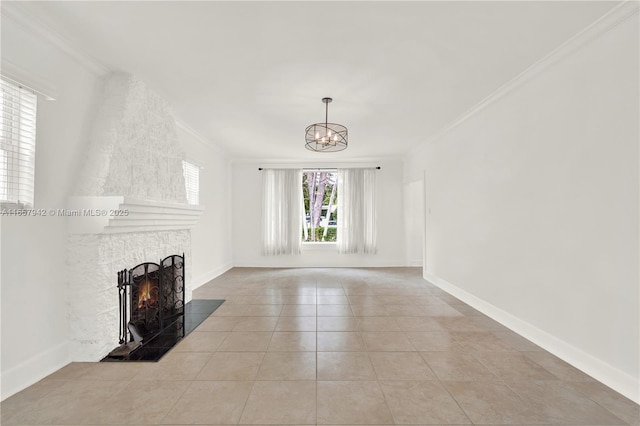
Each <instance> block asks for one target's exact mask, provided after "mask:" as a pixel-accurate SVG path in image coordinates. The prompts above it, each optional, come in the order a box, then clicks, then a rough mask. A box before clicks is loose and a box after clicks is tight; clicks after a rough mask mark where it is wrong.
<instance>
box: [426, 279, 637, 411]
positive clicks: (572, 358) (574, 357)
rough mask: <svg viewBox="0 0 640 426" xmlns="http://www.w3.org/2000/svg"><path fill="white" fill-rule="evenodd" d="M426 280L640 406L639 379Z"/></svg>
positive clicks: (442, 282)
mask: <svg viewBox="0 0 640 426" xmlns="http://www.w3.org/2000/svg"><path fill="white" fill-rule="evenodd" d="M423 277H424V279H425V280H427V281H429V282H430V283H432V284H433V285H435V286H437V287H439V288H440V289H442V290H444V291H446V292H447V293H449V294H450V295H452V296H454V297H456V298H458V299H460V300H461V301H463V302H464V303H466V304H468V305H470V306H472V307H473V308H475V309H477V310H478V311H480V312H482V313H483V314H485V315H487V316H488V317H491V318H492V319H494V320H495V321H497V322H499V323H500V324H502V325H504V326H505V327H507V328H509V329H511V330H513V331H514V332H516V333H518V334H520V335H521V336H523V337H524V338H526V339H528V340H530V341H532V342H533V343H535V344H536V345H538V346H540V347H541V348H543V349H545V350H546V351H549V352H550V353H552V354H554V355H555V356H557V357H558V358H560V359H562V360H564V361H565V362H567V363H569V364H571V365H572V366H574V367H576V368H577V369H579V370H581V371H583V372H585V373H586V374H588V375H589V376H591V377H593V378H594V379H596V380H598V381H599V382H602V383H603V384H605V385H607V386H608V387H610V388H611V389H613V390H615V391H616V392H618V393H620V394H622V395H624V396H626V397H627V398H629V399H631V400H632V401H634V402H636V403H640V381H639V380H638V379H637V378H634V377H633V376H631V375H630V374H627V373H625V372H624V371H621V370H619V369H617V368H615V367H614V366H612V365H610V364H607V363H606V362H604V361H602V360H600V359H598V358H596V357H594V356H592V355H590V354H588V353H586V352H584V351H582V350H581V349H578V348H576V347H574V346H572V345H570V344H568V343H566V342H565V341H563V340H561V339H559V338H557V337H555V336H553V335H551V334H549V333H547V332H546V331H544V330H541V329H539V328H537V327H535V326H533V325H531V324H529V323H528V322H526V321H523V320H521V319H520V318H517V317H516V316H514V315H512V314H510V313H508V312H506V311H503V310H502V309H500V308H498V307H496V306H494V305H492V304H490V303H488V302H486V301H484V300H482V299H480V298H479V297H477V296H474V295H473V294H471V293H468V292H467V291H465V290H463V289H461V288H459V287H457V286H455V285H454V284H451V283H450V282H448V281H446V280H444V279H442V278H440V277H437V276H435V275H433V274H431V273H429V272H428V271H424V274H423Z"/></svg>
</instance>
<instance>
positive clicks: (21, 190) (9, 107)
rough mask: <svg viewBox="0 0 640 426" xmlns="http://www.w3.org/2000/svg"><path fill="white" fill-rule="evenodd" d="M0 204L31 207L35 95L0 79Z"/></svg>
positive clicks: (34, 139)
mask: <svg viewBox="0 0 640 426" xmlns="http://www.w3.org/2000/svg"><path fill="white" fill-rule="evenodd" d="M0 89H1V90H0V116H1V121H0V204H4V205H12V204H15V205H17V206H18V207H26V208H29V207H33V186H34V168H35V148H36V108H37V96H36V95H35V94H34V93H33V92H32V91H30V90H27V89H24V88H22V87H20V86H18V85H16V84H13V83H10V82H7V81H5V80H4V79H0Z"/></svg>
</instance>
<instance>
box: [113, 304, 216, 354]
mask: <svg viewBox="0 0 640 426" xmlns="http://www.w3.org/2000/svg"><path fill="white" fill-rule="evenodd" d="M223 302H224V300H207V299H198V300H192V301H190V302H188V303H187V304H186V305H185V309H184V319H183V321H184V326H183V324H181V323H180V321H178V322H176V323H173V324H172V325H171V326H169V327H167V328H166V329H165V330H163V331H162V332H161V333H160V334H158V335H157V336H156V337H154V338H153V339H151V340H150V341H149V342H147V343H145V344H144V345H143V346H142V347H140V348H138V349H136V350H135V351H133V352H131V353H130V354H129V355H128V356H127V357H124V358H115V357H110V356H108V355H107V356H106V357H104V358H103V359H102V360H101V362H131V361H159V360H160V358H162V357H163V356H164V355H165V354H166V353H167V352H169V351H170V350H171V348H173V347H174V346H175V345H176V344H177V343H178V342H179V341H180V340H182V339H184V338H185V337H187V336H188V335H189V333H191V332H192V331H193V330H194V329H195V328H196V327H197V326H199V325H200V324H201V323H202V321H204V320H205V319H207V317H209V315H211V314H212V313H213V312H214V311H215V310H216V309H218V308H219V307H220V305H222V303H223Z"/></svg>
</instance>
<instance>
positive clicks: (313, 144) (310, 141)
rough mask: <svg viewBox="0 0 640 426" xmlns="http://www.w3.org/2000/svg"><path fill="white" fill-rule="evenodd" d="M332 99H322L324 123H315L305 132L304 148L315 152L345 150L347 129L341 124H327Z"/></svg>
mask: <svg viewBox="0 0 640 426" xmlns="http://www.w3.org/2000/svg"><path fill="white" fill-rule="evenodd" d="M332 100H333V99H331V98H322V102H324V104H325V105H326V107H325V116H324V123H315V124H312V125H310V126H309V127H307V129H306V130H305V141H306V142H305V145H304V146H305V148H307V149H309V150H311V151H316V152H336V151H342V150H343V149H346V148H347V143H348V135H347V128H346V127H344V126H343V125H341V124H335V123H329V102H331V101H332Z"/></svg>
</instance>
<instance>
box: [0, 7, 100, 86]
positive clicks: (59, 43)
mask: <svg viewBox="0 0 640 426" xmlns="http://www.w3.org/2000/svg"><path fill="white" fill-rule="evenodd" d="M21 3H22V2H13V1H8V2H7V1H5V2H2V9H1V14H2V19H3V20H4V19H10V20H11V21H13V22H15V23H16V24H18V25H19V26H21V27H23V28H24V29H26V30H27V31H28V32H29V33H31V34H34V35H36V36H37V37H39V38H40V39H41V40H43V41H45V42H46V43H49V44H51V45H52V46H54V47H56V48H58V49H59V50H61V51H62V52H64V53H66V54H67V55H69V56H70V57H71V58H72V59H74V60H75V61H76V62H77V63H79V64H80V65H82V66H83V67H85V68H86V69H87V70H89V71H90V72H92V73H93V74H95V75H97V76H99V77H103V76H105V75H106V74H108V73H109V72H111V69H110V68H109V67H107V66H106V65H105V64H103V63H102V62H100V61H98V60H97V59H95V58H94V57H92V56H90V55H89V54H87V53H85V52H84V51H83V50H81V49H80V48H78V47H77V46H74V45H73V44H72V43H71V42H70V41H69V40H66V39H65V38H64V37H62V36H61V35H60V34H58V33H57V32H56V31H54V30H52V29H51V28H49V27H48V26H47V25H45V24H44V23H43V22H41V21H39V20H38V19H36V18H34V17H33V16H32V15H31V14H29V11H28V10H27V9H26V8H25V7H24V6H23V5H22V4H21Z"/></svg>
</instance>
